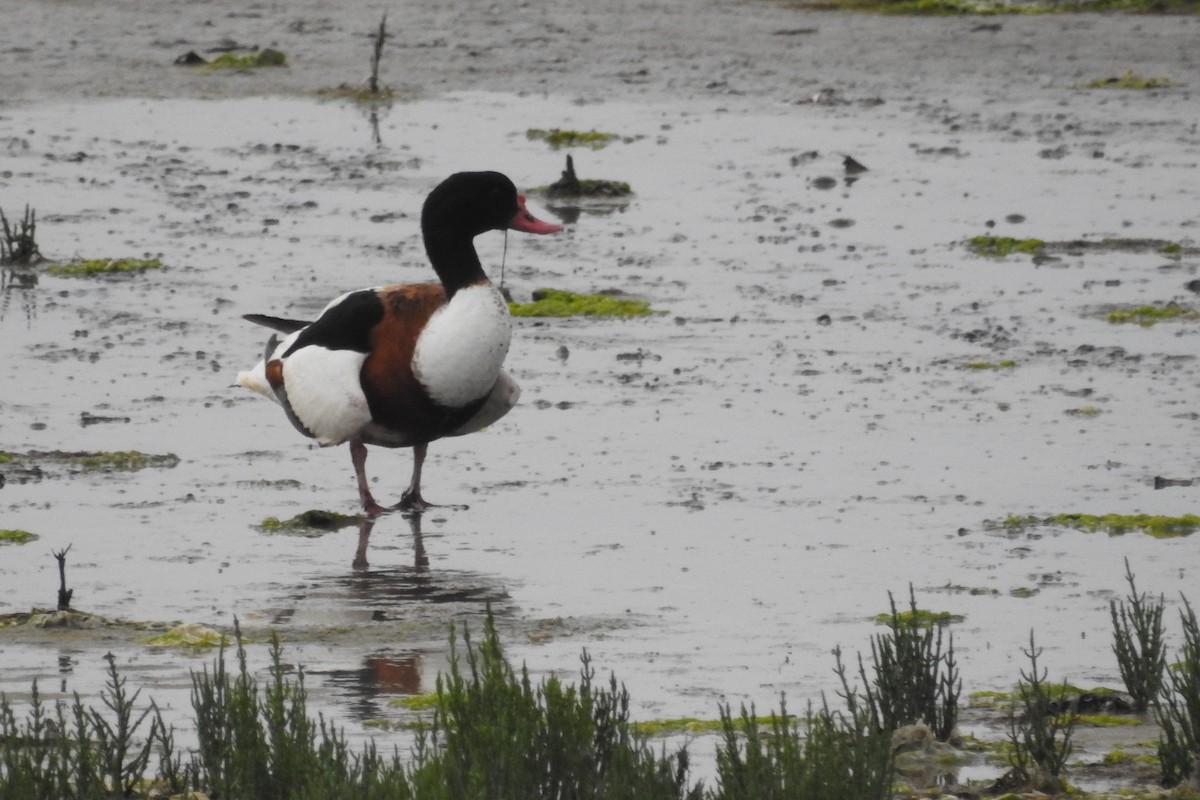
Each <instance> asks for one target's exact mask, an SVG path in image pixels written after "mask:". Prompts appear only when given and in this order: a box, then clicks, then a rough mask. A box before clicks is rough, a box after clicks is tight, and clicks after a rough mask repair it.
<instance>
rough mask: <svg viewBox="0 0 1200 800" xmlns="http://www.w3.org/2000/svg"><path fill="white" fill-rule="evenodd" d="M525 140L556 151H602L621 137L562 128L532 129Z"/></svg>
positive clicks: (526, 134) (526, 133)
mask: <svg viewBox="0 0 1200 800" xmlns="http://www.w3.org/2000/svg"><path fill="white" fill-rule="evenodd" d="M525 138H527V139H529V141H531V142H545V143H546V144H548V145H550V146H551V147H552V148H554V149H555V150H558V149H560V148H563V147H590V148H591V149H593V150H602V149H603V148H605V147H607V146H608V145H609V144H611V143H612V142H615V141H616V140H617V139H618V138H619V137H618V136H617V135H616V134H615V133H604V132H602V131H597V130H590V131H572V130H563V129H562V128H550V129H548V130H547V129H544V128H530V129H529V130H527V131H525Z"/></svg>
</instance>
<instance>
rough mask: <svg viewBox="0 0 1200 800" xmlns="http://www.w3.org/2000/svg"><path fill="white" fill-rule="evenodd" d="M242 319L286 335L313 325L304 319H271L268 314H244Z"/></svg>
mask: <svg viewBox="0 0 1200 800" xmlns="http://www.w3.org/2000/svg"><path fill="white" fill-rule="evenodd" d="M242 319H244V320H247V321H248V322H253V323H254V324H255V325H263V326H265V327H267V328H270V329H271V330H274V331H279V332H280V333H284V334H287V333H295V332H296V331H298V330H300V329H301V328H307V327H308V326H309V325H311V324H312V323H310V322H307V321H305V320H302V319H284V318H283V317H270V316H267V315H266V314H243V315H242Z"/></svg>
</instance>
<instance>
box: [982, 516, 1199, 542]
mask: <svg viewBox="0 0 1200 800" xmlns="http://www.w3.org/2000/svg"><path fill="white" fill-rule="evenodd" d="M1034 526H1048V527H1064V528H1074V529H1075V530H1081V531H1087V532H1089V533H1094V532H1098V531H1104V532H1106V533H1108V534H1109V535H1110V536H1120V535H1122V534H1125V533H1129V532H1131V531H1141V532H1142V533H1145V534H1146V535H1148V536H1153V537H1155V538H1156V539H1171V538H1175V537H1179V536H1189V535H1191V534H1192V533H1194V532H1195V531H1196V530H1197V529H1198V528H1200V516H1197V515H1195V514H1183V515H1181V516H1177V517H1172V516H1161V515H1154V514H1052V515H1050V516H1047V517H1037V516H1025V517H1021V516H1009V517H1007V518H1006V519H1005V520H1004V527H1005V528H1007V529H1010V530H1016V529H1022V528H1028V527H1034Z"/></svg>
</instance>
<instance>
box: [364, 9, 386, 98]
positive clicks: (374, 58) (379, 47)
mask: <svg viewBox="0 0 1200 800" xmlns="http://www.w3.org/2000/svg"><path fill="white" fill-rule="evenodd" d="M386 38H387V12H386V11H385V12H383V19H381V20H380V21H379V31H378V32H377V33H376V34H375V50H374V52H372V54H371V77H370V79H369V80H368V82H367V89H368V90H369V91H370V92H371V94H373V95H377V94H379V91H380V87H379V59H380V58H381V57H382V56H383V42H384V40H385V39H386Z"/></svg>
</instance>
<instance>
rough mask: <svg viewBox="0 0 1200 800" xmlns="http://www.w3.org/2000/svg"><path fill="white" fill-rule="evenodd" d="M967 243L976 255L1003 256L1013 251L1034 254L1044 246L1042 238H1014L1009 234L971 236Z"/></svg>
mask: <svg viewBox="0 0 1200 800" xmlns="http://www.w3.org/2000/svg"><path fill="white" fill-rule="evenodd" d="M967 245H968V246H969V247H970V248H971V251H972V252H973V253H975V254H976V255H980V256H987V257H988V258H1004V257H1006V256H1009V255H1011V254H1013V253H1025V254H1029V255H1034V254H1036V253H1039V252H1041V250H1042V248H1044V247H1045V246H1046V242H1045V241H1043V240H1042V239H1014V238H1013V237H1011V236H972V237H971V238H970V239H968V240H967Z"/></svg>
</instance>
